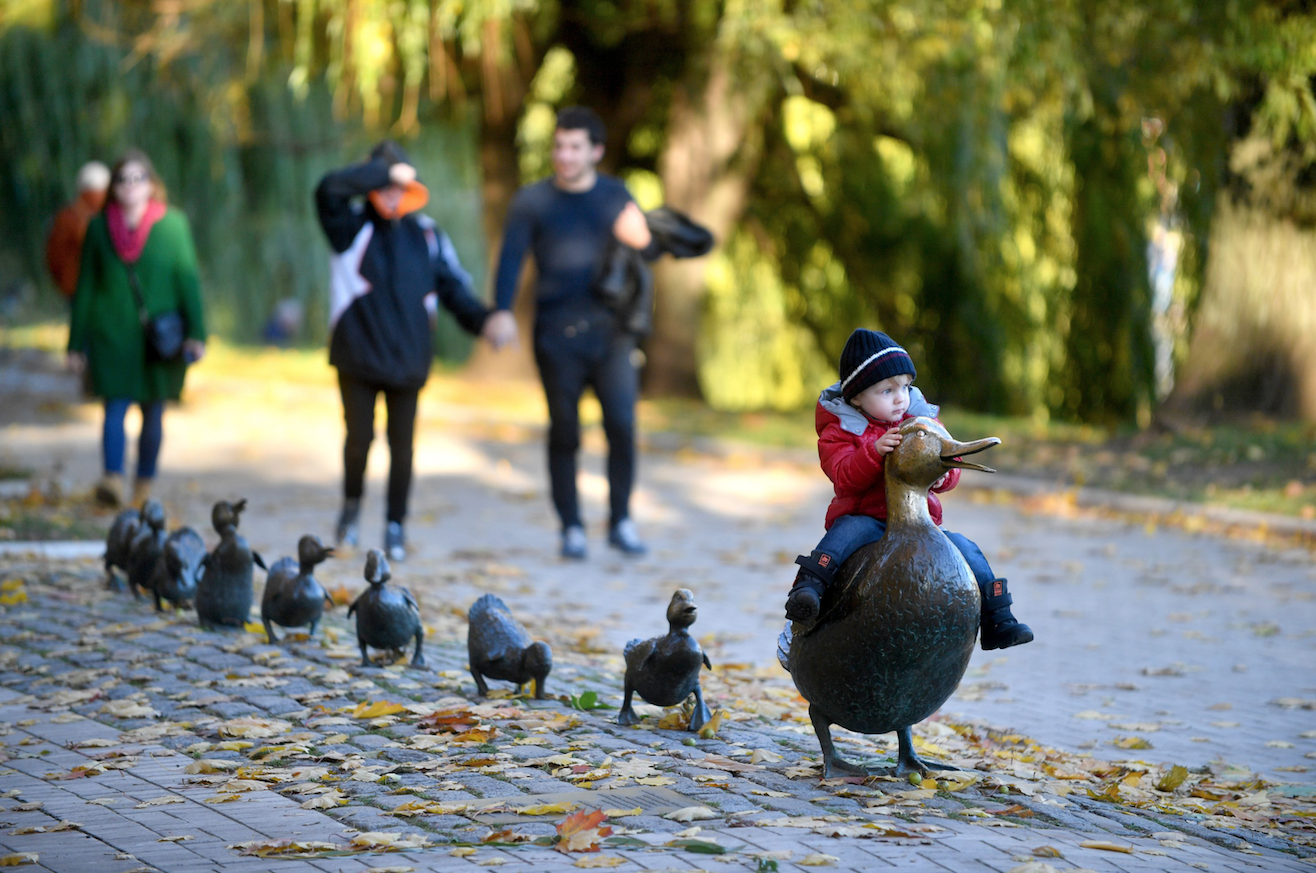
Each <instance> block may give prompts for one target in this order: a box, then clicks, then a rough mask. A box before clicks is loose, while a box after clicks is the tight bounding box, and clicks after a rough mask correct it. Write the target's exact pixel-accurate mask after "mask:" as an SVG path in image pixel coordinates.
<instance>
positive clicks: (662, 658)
mask: <svg viewBox="0 0 1316 873" xmlns="http://www.w3.org/2000/svg"><path fill="white" fill-rule="evenodd" d="M698 615H699V609H698V607H697V606H696V605H695V596H694V594H693V593H692V592H691V591H690V589H688V588H680V589H678V590H677V592H676V593H675V594H673V595H672V602H671V603H669V604H667V626H668V630H667V635H666V636H662V637H654V638H653V639H649V640H631V641H630V642H629V643H627V644H626V648H625V649H624V650H623V651H622V655H623V656H624V657H625V658H626V686H625V690H626V698H625V700H623V701H622V705H621V712H619V713H618V714H617V724H620V725H631V724H637V723H638V722H639V721H640V717H639V716H637V715H636V714H635V711H634V710H633V709H631V695H632V694H639V695H640V697H641V698H643V699H644V700H645V701H647V702H649V703H652V704H654V705H655V706H676V705H677V704H678V703H682V702H684V701H685V699H686V698H687V697H689V696H690V695H691V694H694V696H695V708H694V712H693V713H692V714H691V715H690V730H692V731H697V730H699V729H700V728H701V727H703V726H704V725H705V724H706V723H707V722H708V720H709V719H710V718H712V717H713V715H712V713H710V712H709V711H708V706H707V705H706V704H705V703H704V692H703V689H702V688H701V687H700V685H699V670H700V668H701V667H707V668H708V669H710V670H711V669H713V664H712V662H710V661H709V660H708V655H707V654H706V653H705V652H704V650H703V649H701V648H700V647H699V642H698V641H697V640H696V639H695V638H694V637H692V636H690V630H689V629H690V625H692V624H694V623H695V619H696V618H697V617H698Z"/></svg>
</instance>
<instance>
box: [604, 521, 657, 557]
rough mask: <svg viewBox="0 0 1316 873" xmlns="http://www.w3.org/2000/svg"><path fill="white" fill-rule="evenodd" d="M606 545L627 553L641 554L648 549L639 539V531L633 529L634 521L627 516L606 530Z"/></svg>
mask: <svg viewBox="0 0 1316 873" xmlns="http://www.w3.org/2000/svg"><path fill="white" fill-rule="evenodd" d="M608 545H610V546H612V547H613V548H614V549H620V550H621V551H622V552H625V553H626V554H628V555H643V554H645V553H646V552H648V551H649V547H648V546H646V545H645V544H644V541H643V540H641V539H640V532H639V531H637V530H636V529H635V522H633V521H631V520H630V519H629V518H623V519H622V520H621V521H619V522H617V523H616V524H614V525H613V526H612V530H610V531H608Z"/></svg>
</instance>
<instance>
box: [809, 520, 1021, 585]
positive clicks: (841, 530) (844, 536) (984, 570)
mask: <svg viewBox="0 0 1316 873" xmlns="http://www.w3.org/2000/svg"><path fill="white" fill-rule="evenodd" d="M942 533H944V534H945V535H946V537H947V539H949V540H950V541H951V542H952V543H954V545H955V548H957V549H959V550H960V554H961V555H963V556H964V560H965V561H966V562H967V563H968V565H969V569H970V570H972V571H973V578H974V580H975V581H976V582H977V583H978V587H979V588H981V587H983V586H985V585H986V584H987V583H988V582H991V581H992V580H994V579H995V578H996V574H995V573H993V572H992V567H991V564H989V563H987V557H986V556H985V555H983V553H982V549H980V548H978V546H977V544H976V543H974V542H973V540H971V539H969V538H968V537H966V536H964V535H963V534H958V533H954V532H953V531H948V530H943V531H942ZM885 534H886V522H885V521H882V520H881V519H877V518H872V517H871V516H867V515H843V516H841V517H840V518H838V519H837V520H836V521H834V522H832V526H831V528H830V529H829V530H828V531H827V533H826V534H825V535H824V536H823V538H822V541H821V542H819V543H818V548H817V549H816V550H815V551H814V557H817V556H818V555H819V553H821V554H824V555H828V556H830V557H831V561H830V564H829V565H830V566H832V567H836V568H839V567H840V566H841V565H842V564H844V563H845V561H846V559H847V558H849V557H850V556H851V555H853V554H854V553H855V552H857V551H859V548H860V546H865V545H867V544H868V543H873V542H877V541H878V540H880V539H881V538H882V537H883V536H884V535H885Z"/></svg>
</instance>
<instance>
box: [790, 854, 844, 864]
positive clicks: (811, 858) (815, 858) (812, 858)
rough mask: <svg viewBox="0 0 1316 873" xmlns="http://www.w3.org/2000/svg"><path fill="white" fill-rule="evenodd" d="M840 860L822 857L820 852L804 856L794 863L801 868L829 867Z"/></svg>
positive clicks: (827, 856) (829, 856)
mask: <svg viewBox="0 0 1316 873" xmlns="http://www.w3.org/2000/svg"><path fill="white" fill-rule="evenodd" d="M839 860H841V859H840V858H838V857H836V856H835V855H824V854H822V853H821V852H814V853H813V854H812V855H805V856H804V857H803V858H801V859H800V860H798V861H796V862H795V863H796V864H799V865H800V866H801V867H829V866H831V865H832V864H835V863H836V862H837V861H839Z"/></svg>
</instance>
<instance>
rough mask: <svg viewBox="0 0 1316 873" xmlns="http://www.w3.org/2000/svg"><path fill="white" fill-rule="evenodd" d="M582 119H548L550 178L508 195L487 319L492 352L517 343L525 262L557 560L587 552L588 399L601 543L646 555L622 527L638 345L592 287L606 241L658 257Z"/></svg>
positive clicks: (573, 115) (591, 121) (630, 473)
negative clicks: (529, 265) (494, 343)
mask: <svg viewBox="0 0 1316 873" xmlns="http://www.w3.org/2000/svg"><path fill="white" fill-rule="evenodd" d="M605 133H606V131H605V129H604V126H603V121H602V120H601V119H600V118H599V116H598V115H597V114H596V113H595V112H594V111H593V110H591V109H587V108H584V107H581V106H572V107H568V108H566V109H563V110H562V111H561V112H559V113H558V116H557V129H556V130H555V131H554V132H553V175H552V176H551V177H550V178H547V179H544V180H542V181H540V182H536V183H535V184H533V185H527V186H526V187H524V188H522V189H521V190H520V191H518V192H517V194H516V196H515V197H514V198H513V200H512V204H511V207H510V208H509V209H508V213H507V226H506V228H505V230H504V233H503V249H502V254H501V255H500V257H499V259H498V275H497V278H496V279H495V283H494V287H495V293H496V295H497V298H496V300H497V302H496V304H495V305H496V307H497V311H496V312H495V313H494V314H493V316H491V317H490V319H489V326H490V331H491V332H492V333H493V334H494V336H495V337H496V338H497V339H499V340H504V341H510V340H513V339H515V337H516V322H515V320H514V319H513V317H512V312H511V309H512V304H513V301H514V300H515V298H516V292H517V285H518V283H519V281H520V276H521V263H522V261H523V260H524V258H525V254H526V252H527V251H529V252H532V253H533V254H534V258H535V268H536V271H537V274H538V287H537V289H536V291H537V293H536V295H535V302H536V313H535V339H534V343H535V362H536V363H537V364H538V365H539V375H540V378H541V379H542V380H543V383H544V394H545V396H546V398H547V400H548V418H549V427H548V478H549V482H550V484H551V486H552V491H553V506H554V508H555V509H556V510H557V513H558V517H559V519H560V520H561V522H562V547H561V554H562V557H564V558H573V559H577V560H580V559H583V558H585V557H586V555H587V552H588V548H587V544H586V539H585V528H584V525H583V523H582V521H581V516H580V506H579V502H578V500H577V496H576V453H577V451H578V449H579V448H580V398H581V396H582V395H583V394H584V392H585V389H586V388H587V387H591V388H593V389H594V393H595V395H596V396H597V397H598V399H599V405H600V406H601V407H602V408H603V430H604V433H605V434H607V437H608V492H609V503H610V508H611V519H610V522H609V528H608V542H609V544H611V545H612V546H613V547H614V548H616V549H619V550H621V551H622V552H623V553H625V554H630V555H639V554H643V553H644V552H645V551H646V547H645V545H644V542H643V541H642V540H641V539H640V536H639V533H638V532H637V531H636V529H635V524H634V522H632V521H631V517H630V499H631V488H632V486H633V485H634V482H635V401H636V398H637V397H638V396H639V387H640V380H639V371H638V367H637V362H638V359H639V356H638V354H637V353H636V338H635V335H634V334H633V333H631V332H630V331H628V330H627V329H626V328H625V326H624V325H623V324H622V323H621V320H620V319H619V318H618V315H617V313H616V312H615V311H614V310H613V309H612V308H610V307H609V305H608V304H607V303H606V302H605V301H603V300H602V299H600V297H599V295H598V294H597V293H596V291H595V289H594V286H595V282H596V279H597V277H598V276H599V274H600V272H601V270H602V268H603V267H604V266H605V262H606V261H607V260H608V257H609V253H610V252H611V250H612V248H613V245H614V240H615V241H619V242H621V243H623V244H625V245H627V246H629V247H630V248H632V249H635V250H637V251H640V252H642V253H643V256H644V257H645V258H646V259H649V258H656V257H657V256H658V255H659V254H660V253H661V252H660V251H659V250H658V249H657V248H656V247H653V246H652V244H653V236H652V234H651V233H650V230H649V226H648V224H647V223H646V222H645V217H644V214H643V213H642V212H641V211H640V208H639V207H638V206H637V205H636V204H635V201H634V199H632V197H631V195H630V192H628V191H627V190H626V186H625V185H624V184H623V183H622V181H621V180H620V179H618V178H616V177H615V176H609V175H605V174H603V173H600V172H598V170H597V166H598V163H599V161H600V160H602V158H603V142H604V138H605Z"/></svg>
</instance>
